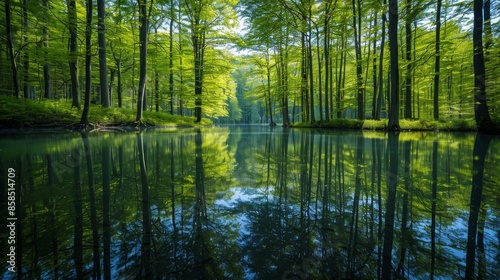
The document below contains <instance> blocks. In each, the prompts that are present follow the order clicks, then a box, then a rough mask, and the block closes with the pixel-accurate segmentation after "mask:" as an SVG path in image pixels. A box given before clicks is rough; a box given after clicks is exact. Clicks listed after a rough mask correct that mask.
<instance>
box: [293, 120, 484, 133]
mask: <svg viewBox="0 0 500 280" xmlns="http://www.w3.org/2000/svg"><path fill="white" fill-rule="evenodd" d="M387 122H388V121H387V119H382V120H356V119H333V120H330V121H328V122H327V121H318V122H315V123H313V124H311V123H297V124H294V125H293V127H304V128H305V127H307V128H323V129H363V130H387ZM399 126H400V129H401V131H476V130H477V126H476V122H475V121H474V119H471V118H467V119H466V118H462V119H458V118H457V119H441V120H423V119H420V120H400V121H399Z"/></svg>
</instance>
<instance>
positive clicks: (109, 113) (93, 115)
mask: <svg viewBox="0 0 500 280" xmlns="http://www.w3.org/2000/svg"><path fill="white" fill-rule="evenodd" d="M82 110H83V109H77V108H71V104H70V103H69V101H67V100H59V101H53V100H41V101H34V100H29V99H24V98H15V97H11V96H1V95H0V129H2V130H19V129H23V130H30V129H37V130H39V129H43V130H52V131H55V130H59V129H64V130H66V129H69V130H90V131H133V130H137V129H141V128H146V127H198V126H211V125H212V122H211V121H210V120H208V119H203V120H202V122H201V123H196V122H195V118H194V117H183V116H178V115H171V114H168V113H163V112H155V111H144V115H143V119H142V121H141V122H140V123H139V122H136V121H135V117H136V110H133V109H126V108H103V107H102V106H100V105H95V104H92V105H91V109H90V113H89V125H87V126H83V125H80V124H79V123H80V119H81V114H82ZM292 127H297V128H322V129H364V130H386V129H387V119H382V120H356V119H333V120H330V121H328V122H326V121H318V122H315V123H314V124H311V123H295V124H293V125H292ZM400 127H401V131H476V130H477V127H476V123H475V121H474V119H471V118H455V119H442V120H437V121H436V120H422V119H421V120H400Z"/></svg>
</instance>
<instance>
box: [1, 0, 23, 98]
mask: <svg viewBox="0 0 500 280" xmlns="http://www.w3.org/2000/svg"><path fill="white" fill-rule="evenodd" d="M4 7H5V33H6V35H7V48H8V50H9V59H10V70H11V72H12V83H13V84H14V96H15V97H19V95H20V89H19V78H18V72H17V64H16V57H15V54H14V37H13V34H12V19H11V10H10V0H5V6H4Z"/></svg>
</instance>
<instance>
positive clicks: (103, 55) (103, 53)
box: [97, 0, 111, 108]
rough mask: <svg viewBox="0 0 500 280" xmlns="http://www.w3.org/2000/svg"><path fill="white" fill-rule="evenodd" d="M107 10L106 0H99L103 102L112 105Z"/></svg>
mask: <svg viewBox="0 0 500 280" xmlns="http://www.w3.org/2000/svg"><path fill="white" fill-rule="evenodd" d="M105 16H106V11H105V8H104V0H97V32H98V33H97V40H98V43H99V85H100V88H101V104H102V106H103V107H106V108H107V107H110V106H111V104H110V102H109V91H108V67H107V63H106V25H105V24H104V18H105Z"/></svg>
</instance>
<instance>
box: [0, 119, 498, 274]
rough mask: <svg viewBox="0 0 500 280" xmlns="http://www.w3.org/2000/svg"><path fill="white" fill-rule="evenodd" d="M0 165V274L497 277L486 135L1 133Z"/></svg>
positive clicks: (229, 130) (493, 156)
mask: <svg viewBox="0 0 500 280" xmlns="http://www.w3.org/2000/svg"><path fill="white" fill-rule="evenodd" d="M0 155H1V158H0V172H1V173H0V176H1V180H0V181H1V186H0V197H1V202H0V205H1V207H2V211H1V216H0V219H2V220H3V221H6V223H7V230H6V229H5V227H4V230H3V231H2V233H1V234H2V236H1V239H2V242H1V244H2V245H1V255H2V260H3V262H2V263H3V264H4V270H3V271H2V276H3V277H2V279H13V278H16V277H17V273H19V274H21V275H20V276H21V277H22V278H24V279H56V278H59V279H76V278H80V279H92V278H96V277H97V276H100V277H101V278H103V279H147V278H154V279H343V278H344V279H345V278H350V279H377V278H384V279H389V278H399V279H405V278H406V279H432V278H435V279H462V278H470V279H472V278H480V277H481V278H482V279H497V277H498V276H499V275H500V183H499V182H500V168H499V166H500V138H499V137H491V136H485V135H482V134H476V133H458V132H454V133H447V132H403V133H399V134H394V133H384V132H372V131H363V132H361V131H344V130H342V131H331V130H307V129H300V130H298V129H285V128H280V127H277V128H270V127H267V126H241V127H238V126H234V127H216V128H202V129H177V130H175V129H156V130H151V131H144V132H141V133H128V132H101V133H90V134H82V133H75V132H66V133H42V132H33V133H29V134H26V133H23V134H5V133H4V134H2V135H1V136H0ZM9 179H10V180H9ZM9 207H10V208H9ZM12 271H15V273H14V272H12Z"/></svg>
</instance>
